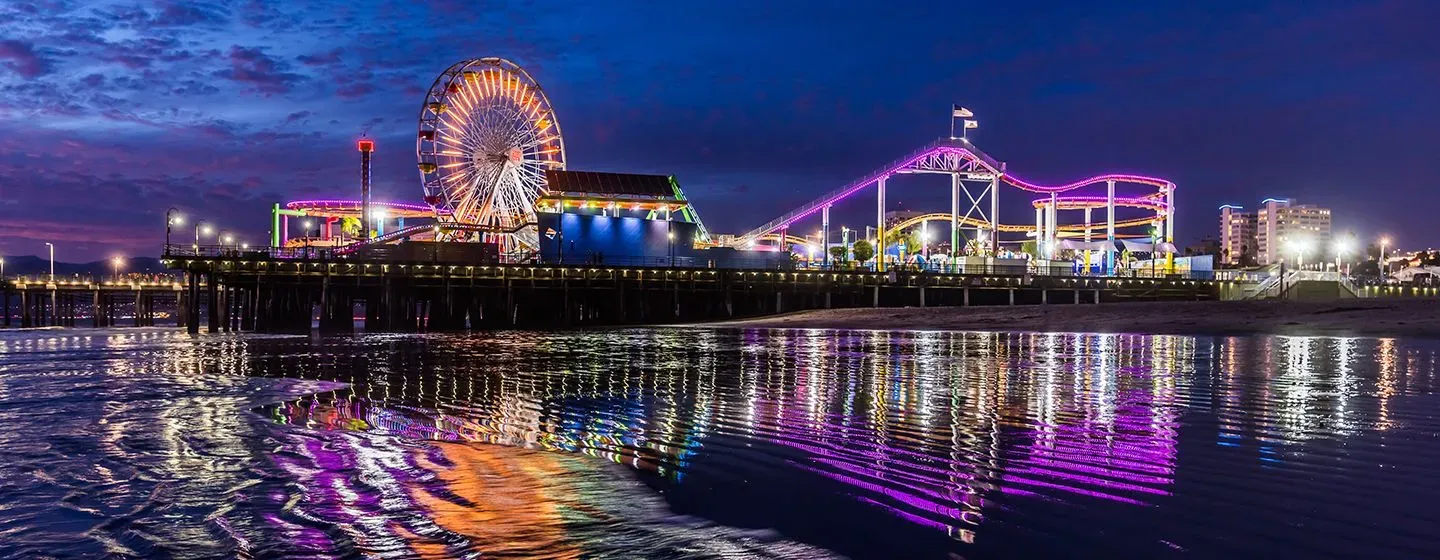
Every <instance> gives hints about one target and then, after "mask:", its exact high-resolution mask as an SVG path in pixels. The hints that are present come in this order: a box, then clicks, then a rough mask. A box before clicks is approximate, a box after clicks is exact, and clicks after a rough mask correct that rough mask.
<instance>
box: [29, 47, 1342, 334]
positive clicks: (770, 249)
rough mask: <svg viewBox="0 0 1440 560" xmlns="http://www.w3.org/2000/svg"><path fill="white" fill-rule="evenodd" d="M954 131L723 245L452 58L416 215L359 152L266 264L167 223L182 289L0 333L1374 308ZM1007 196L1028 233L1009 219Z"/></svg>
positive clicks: (488, 66) (36, 284) (294, 208)
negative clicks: (1187, 244) (126, 319)
mask: <svg viewBox="0 0 1440 560" xmlns="http://www.w3.org/2000/svg"><path fill="white" fill-rule="evenodd" d="M950 116H951V135H950V136H949V137H944V138H940V139H937V140H935V141H932V142H930V143H928V144H925V145H923V146H921V147H920V148H918V149H916V150H914V151H912V152H910V153H909V154H907V155H904V156H902V157H900V158H898V159H895V160H893V161H891V162H889V163H886V164H885V165H882V166H880V167H879V168H877V169H875V170H874V171H872V172H870V173H868V174H866V175H864V176H862V177H859V178H857V179H855V180H854V181H852V182H850V183H848V184H845V185H842V186H840V187H839V188H836V189H834V190H832V191H830V192H827V193H825V194H824V195H822V196H820V197H818V198H815V199H814V200H811V201H810V202H807V203H805V204H803V205H800V206H799V207H797V208H794V209H792V210H790V211H787V212H784V213H782V214H780V215H779V216H777V217H775V218H774V219H771V220H769V221H767V222H765V223H763V224H761V225H759V226H756V227H754V228H753V229H751V230H749V231H745V232H743V233H738V234H733V235H725V234H718V233H716V232H712V231H710V230H709V229H707V228H706V226H705V224H704V222H703V221H702V220H701V217H700V212H699V209H697V208H696V207H695V206H694V205H692V204H691V202H690V200H689V199H688V198H687V197H686V195H685V192H684V190H683V189H682V188H681V186H680V183H679V182H678V181H677V180H676V178H675V177H673V176H668V175H649V174H629V173H603V172H594V171H583V170H575V169H570V168H568V167H567V165H566V155H565V144H564V137H563V136H562V134H561V130H560V122H559V120H558V119H557V117H556V113H555V110H554V109H553V108H552V106H551V104H550V100H549V98H548V97H547V96H546V94H545V92H544V91H543V90H542V89H541V88H540V85H539V84H538V83H537V82H536V81H535V79H534V78H533V77H532V76H531V75H530V74H529V73H528V72H526V71H525V70H524V69H522V68H521V67H519V66H518V65H516V64H514V63H512V62H510V61H507V60H504V59H499V58H477V59H470V60H464V61H461V62H458V63H456V64H454V65H452V66H450V67H449V68H447V69H445V71H443V72H442V73H441V74H440V75H439V76H438V77H437V78H436V79H435V81H434V82H433V83H432V84H431V86H430V88H429V90H428V92H427V93H426V95H425V98H424V100H423V101H422V103H421V104H420V113H419V119H418V122H419V126H418V130H417V133H416V138H415V155H416V166H417V170H418V171H419V175H420V183H421V186H422V199H421V200H419V201H415V202H389V201H376V200H372V199H371V194H370V182H371V181H370V165H371V159H372V157H374V154H375V153H376V150H377V147H376V143H375V142H374V141H373V140H371V139H368V138H362V139H361V140H359V141H358V142H357V144H356V147H357V150H358V152H359V153H360V173H359V185H360V189H359V191H360V197H359V198H358V199H356V200H299V201H291V202H287V203H277V204H275V205H274V206H273V208H272V210H271V213H272V215H271V220H270V223H271V231H270V235H269V243H268V245H267V246H263V247H251V246H248V245H241V246H237V245H236V244H234V243H232V242H228V241H227V239H226V237H228V236H221V235H219V234H215V235H214V237H211V235H210V234H212V233H214V232H213V230H212V229H211V228H208V227H206V226H205V225H204V223H203V222H196V223H194V224H192V226H193V232H194V236H193V239H178V240H177V239H176V238H175V233H176V232H175V231H174V230H175V229H176V227H175V226H179V225H181V223H182V219H181V217H180V216H179V215H177V211H176V210H174V209H172V211H171V212H169V213H167V215H166V220H167V227H166V243H165V247H164V251H163V262H164V264H165V265H166V266H168V267H169V268H170V269H172V270H174V271H178V272H182V273H183V281H180V282H155V283H141V284H137V283H133V282H132V283H118V282H117V283H116V284H115V285H107V284H105V283H76V284H73V285H72V284H65V283H63V282H61V283H56V282H55V281H54V279H53V278H51V279H49V280H48V281H30V282H26V281H15V282H10V283H7V284H6V285H5V286H4V290H3V291H4V298H5V306H4V309H5V310H6V312H5V313H4V320H5V322H6V324H7V325H8V324H10V323H11V320H12V313H11V312H10V310H11V309H12V305H11V298H12V297H16V298H18V299H19V306H18V309H19V313H16V314H15V317H14V319H15V320H16V321H18V322H19V323H20V324H22V325H25V326H38V325H69V324H75V323H76V317H77V316H79V315H80V313H78V312H77V310H79V309H82V308H88V311H90V313H89V315H90V318H91V321H92V322H93V324H94V325H95V326H105V325H113V324H116V320H115V317H114V315H115V312H114V309H115V306H116V304H117V303H121V302H123V303H129V304H130V305H132V306H133V307H134V309H135V310H136V311H135V313H133V316H134V317H135V320H134V324H136V325H142V324H153V322H154V316H155V313H154V308H155V305H156V302H160V303H162V304H168V305H171V306H173V308H174V309H175V316H176V318H177V323H179V324H183V325H185V326H186V327H187V328H188V330H189V331H190V332H198V331H199V330H200V329H201V327H202V325H204V326H205V327H206V328H208V330H210V331H237V330H238V331H259V332H285V331H306V330H309V329H311V328H313V327H315V326H316V321H317V319H318V327H319V328H320V329H321V330H324V331H331V332H335V331H339V332H343V331H349V330H352V329H356V328H361V329H364V330H367V331H416V330H457V329H474V328H508V327H555V326H582V325H620V324H637V323H647V324H648V323H667V322H686V321H705V320H715V319H726V318H734V317H745V316H755V315H763V314H774V313H783V312H788V311H799V310H807V309H820V308H834V307H862V306H874V307H900V306H922V307H923V306H965V305H1017V304H1093V303H1100V302H1110V301H1127V300H1131V301H1133V300H1213V299H1256V298H1267V297H1277V296H1279V297H1289V296H1292V295H1305V294H1311V295H1318V296H1320V297H1355V296H1365V295H1369V294H1368V292H1367V290H1370V288H1358V287H1355V286H1352V285H1350V284H1349V283H1348V282H1347V281H1346V280H1345V279H1344V278H1343V277H1340V276H1339V275H1338V274H1334V275H1331V276H1325V274H1326V273H1323V272H1313V273H1309V274H1308V275H1298V274H1296V273H1292V274H1290V275H1285V274H1283V273H1282V274H1281V275H1279V276H1274V275H1270V276H1261V275H1257V274H1255V273H1243V272H1238V271H1218V272H1217V271H1215V270H1214V269H1213V266H1212V263H1211V260H1210V259H1211V258H1212V257H1211V256H1208V255H1207V256H1194V257H1190V256H1177V255H1176V249H1175V245H1174V232H1175V220H1176V207H1175V191H1176V185H1175V184H1174V183H1172V182H1170V181H1168V180H1165V179H1161V178H1156V177H1146V176H1139V175H1132V174H1099V175H1095V176H1092V177H1089V178H1085V179H1081V180H1078V181H1074V182H1070V183H1063V184H1042V183H1038V182H1034V181H1029V180H1026V179H1024V178H1022V176H1021V175H1019V174H1017V173H1015V172H1013V171H1011V170H1010V169H1009V168H1008V166H1007V165H1006V164H1005V163H1004V162H1002V161H1000V160H998V159H996V158H994V157H991V156H990V155H988V154H986V153H985V152H983V151H981V150H980V148H979V147H977V146H976V145H975V143H974V142H972V141H971V140H970V138H969V133H970V131H971V130H973V129H975V128H978V126H979V125H978V121H976V120H974V117H975V115H974V113H973V112H972V111H970V110H969V109H966V108H963V107H959V106H955V107H953V108H952V113H951V115H950ZM957 131H958V135H957V134H956V132H957ZM934 174H938V175H943V176H946V177H948V179H949V181H948V191H949V192H948V194H949V199H950V204H949V208H948V209H943V208H940V209H935V211H920V212H916V211H909V212H897V211H889V207H887V205H886V191H887V188H889V187H890V186H891V185H892V184H894V183H895V182H896V181H903V180H905V179H906V178H907V176H911V175H934ZM1009 197H1020V198H1021V200H1024V201H1026V202H1028V204H1029V206H1030V207H1031V208H1032V209H1033V216H1031V215H1029V214H1028V213H1027V215H1026V216H1025V218H1024V219H1023V221H1015V220H1011V221H1004V220H1002V219H1001V199H1002V198H1007V199H1008V198H1009ZM872 201H873V202H872ZM872 203H873V209H874V221H873V225H870V226H865V227H864V229H863V230H861V229H850V228H848V227H841V228H836V227H835V226H834V225H833V224H832V221H831V214H832V210H835V209H836V208H837V207H843V208H848V209H849V210H848V212H850V213H851V214H854V213H855V212H856V210H857V209H863V208H865V207H866V206H868V205H870V204H872ZM1010 204H1011V206H1012V207H1014V206H1015V204H1014V203H1013V202H1011V203H1010ZM862 211H866V210H862ZM1031 218H1033V219H1031ZM837 229H839V231H836V230H837ZM932 229H933V230H935V231H937V232H941V233H943V234H944V235H943V236H939V237H937V236H932V235H931V230H932ZM185 233H189V232H184V231H182V232H180V237H182V238H185V237H189V236H186V235H184V234H185ZM210 239H214V242H213V243H211V242H209V240H210ZM1332 276H1333V277H1332Z"/></svg>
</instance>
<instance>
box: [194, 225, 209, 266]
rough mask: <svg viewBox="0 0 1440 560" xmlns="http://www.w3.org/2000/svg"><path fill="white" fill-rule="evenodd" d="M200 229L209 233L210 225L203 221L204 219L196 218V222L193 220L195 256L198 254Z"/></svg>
mask: <svg viewBox="0 0 1440 560" xmlns="http://www.w3.org/2000/svg"><path fill="white" fill-rule="evenodd" d="M202 229H203V230H205V233H206V234H209V233H210V225H209V224H207V223H205V220H198V221H196V222H195V256H197V257H198V256H200V230H202Z"/></svg>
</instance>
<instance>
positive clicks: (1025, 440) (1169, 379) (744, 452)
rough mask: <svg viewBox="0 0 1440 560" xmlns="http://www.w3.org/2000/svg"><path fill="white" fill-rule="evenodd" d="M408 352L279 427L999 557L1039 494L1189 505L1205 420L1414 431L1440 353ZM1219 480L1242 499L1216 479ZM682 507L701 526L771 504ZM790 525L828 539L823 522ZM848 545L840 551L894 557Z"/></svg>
mask: <svg viewBox="0 0 1440 560" xmlns="http://www.w3.org/2000/svg"><path fill="white" fill-rule="evenodd" d="M336 344H346V345H348V344H350V343H349V342H348V341H347V342H337V343H336ZM390 344H391V345H392V346H391V347H390V348H389V351H387V352H383V353H378V354H372V355H369V356H363V357H360V358H357V359H356V360H355V361H354V362H351V363H349V364H345V365H340V364H334V365H336V366H337V367H334V368H327V369H324V370H323V371H325V372H326V373H328V374H330V375H333V376H334V377H330V379H335V380H339V381H346V382H351V383H353V385H352V386H351V387H350V388H349V389H347V390H346V391H342V392H338V393H333V394H326V395H320V396H318V397H315V398H304V399H299V400H295V401H291V402H287V403H285V404H284V405H281V406H277V407H273V408H271V409H269V414H271V415H272V416H273V417H275V418H276V419H277V420H280V421H282V422H286V423H291V424H296V425H303V426H306V427H310V428H318V429H327V430H329V429H345V430H359V431H363V432H367V433H378V434H388V435H396V436H401V437H404V438H407V439H427V440H437V441H472V442H484V443H493V444H500V445H506V446H515V447H524V448H530V449H539V450H545V451H556V452H570V453H581V454H585V455H589V456H593V457H598V458H603V459H606V460H608V461H612V462H615V463H619V464H623V465H627V466H630V467H633V468H635V469H639V470H641V471H643V472H645V473H651V474H652V475H653V476H657V477H659V478H661V479H663V480H664V481H666V483H665V484H661V485H660V487H662V488H669V489H670V490H671V491H672V492H674V493H677V494H682V495H683V494H687V490H686V489H685V484H686V482H687V479H688V478H700V479H703V481H704V482H703V483H704V484H706V485H709V486H711V488H712V489H715V488H719V489H733V488H734V487H737V486H741V485H746V484H756V483H755V482H753V481H755V480H757V479H762V480H763V479H766V478H770V479H779V480H780V481H781V482H780V483H778V484H779V485H783V484H785V483H787V482H786V481H788V482H795V481H796V480H798V479H799V478H801V477H804V476H814V477H820V478H822V479H824V480H827V481H830V483H831V484H820V483H816V482H804V483H802V484H803V485H806V486H810V487H813V488H814V489H815V490H816V491H821V489H823V491H825V492H830V493H836V492H838V493H843V494H844V495H846V496H847V497H848V499H850V500H851V501H853V502H854V503H857V504H864V505H865V506H866V507H867V508H868V509H869V510H870V511H871V512H883V514H884V515H886V516H889V517H890V518H893V519H900V520H904V522H905V523H906V524H908V525H909V526H911V527H917V528H924V529H926V530H928V531H934V532H935V534H943V535H945V536H946V537H947V538H948V539H950V540H952V542H957V543H959V545H963V544H976V543H977V541H982V542H980V543H979V544H984V543H983V540H984V538H983V537H984V535H985V534H986V533H987V531H986V527H987V516H989V515H991V514H992V513H994V512H1003V513H1005V514H1006V515H1007V517H1009V516H1014V515H1015V514H1016V513H1015V512H1017V511H1019V512H1022V515H1023V512H1024V511H1025V508H1026V507H1029V504H1033V503H1035V502H1036V501H1040V502H1044V503H1047V504H1069V505H1068V506H1067V507H1076V508H1084V507H1094V505H1095V504H1097V503H1113V504H1117V505H1123V506H1126V507H1130V508H1138V509H1133V510H1132V512H1130V513H1128V514H1126V515H1136V516H1139V515H1145V514H1144V513H1143V512H1144V509H1145V508H1153V507H1156V506H1161V505H1165V504H1167V503H1168V499H1169V498H1171V497H1173V495H1174V494H1175V492H1176V491H1177V490H1176V485H1177V484H1176V479H1177V470H1178V469H1179V467H1180V466H1179V457H1180V449H1181V447H1182V438H1181V432H1182V430H1184V429H1185V425H1186V423H1187V421H1185V418H1186V417H1187V415H1188V416H1189V417H1190V418H1189V420H1188V423H1189V424H1191V425H1194V426H1206V425H1209V426H1213V427H1214V429H1218V437H1212V438H1211V441H1212V442H1213V443H1212V445H1213V444H1214V443H1218V444H1220V446H1222V447H1234V448H1245V449H1254V450H1255V453H1256V454H1257V455H1258V456H1259V457H1258V458H1259V459H1260V460H1261V461H1268V462H1277V461H1285V460H1289V461H1297V460H1298V461H1301V462H1304V461H1305V457H1304V456H1303V453H1304V444H1305V443H1306V442H1307V441H1308V440H1311V439H1315V438H1320V439H1325V440H1329V441H1332V442H1333V441H1340V440H1344V439H1345V438H1348V437H1352V436H1356V435H1358V434H1363V433H1366V432H1374V431H1378V430H1386V429H1389V428H1391V427H1393V420H1392V419H1391V416H1390V415H1391V413H1390V412H1389V402H1390V401H1391V400H1392V399H1393V398H1395V397H1396V396H1397V395H1398V393H1397V392H1396V388H1395V387H1394V384H1395V381H1394V378H1395V377H1396V376H1399V377H1404V378H1406V379H1411V380H1416V379H1417V378H1419V379H1423V383H1422V384H1420V385H1415V386H1413V387H1411V386H1407V387H1406V389H1407V390H1408V391H1410V392H1411V393H1424V394H1428V393H1430V391H1431V390H1432V389H1433V387H1432V386H1431V384H1430V383H1429V379H1430V376H1429V373H1428V371H1427V372H1425V373H1421V372H1420V370H1421V369H1422V368H1424V367H1428V366H1430V365H1433V349H1431V348H1426V349H1416V350H1411V352H1412V353H1421V354H1424V355H1425V357H1424V358H1423V359H1413V360H1409V362H1408V363H1410V364H1411V365H1410V366H1409V367H1408V369H1404V370H1402V369H1399V368H1401V367H1404V365H1405V362H1402V361H1400V360H1396V359H1394V352H1395V347H1396V345H1397V342H1396V341H1394V340H1379V341H1376V340H1357V339H1331V338H1326V339H1319V338H1297V337H1289V338H1229V339H1207V338H1200V339H1197V338H1193V337H1168V336H1167V337H1158V336H1157V337H1150V336H1139V335H1098V334H1096V335H1080V334H1037V333H985V334H980V333H968V334H959V333H957V334H947V333H882V332H842V331H824V330H808V331H806V330H788V331H763V330H750V331H741V332H717V331H683V330H662V331H613V332H605V333H570V334H566V335H563V336H557V335H546V334H525V335H520V336H516V337H513V338H505V337H501V338H491V339H485V338H461V337H455V338H452V337H443V336H436V337H427V338H421V339H393V340H391V341H390ZM358 346H359V347H362V348H363V347H368V345H366V344H364V343H361V344H359V345H358ZM324 355H326V356H337V355H343V353H342V352H337V351H334V350H333V349H331V350H326V351H325V352H324ZM256 366H257V369H259V370H260V371H266V370H268V369H270V368H274V369H275V370H276V371H275V373H277V374H287V373H289V372H291V371H292V368H291V367H290V366H288V365H282V364H280V363H278V362H273V361H267V360H261V362H260V363H257V364H256ZM413 372H426V373H424V374H420V375H416V374H415V373H413ZM319 378H325V377H324V376H323V375H321V376H320V377H319ZM1372 397H1374V398H1372ZM1207 417H1208V418H1212V420H1205V418H1207ZM1426 421H1428V418H1427V419H1426ZM1211 433H1216V432H1213V431H1212V432H1211ZM1287 448H1288V449H1287ZM1192 452H1193V450H1192ZM1199 453H1204V454H1209V453H1211V452H1210V451H1208V450H1203V451H1199ZM1209 460H1210V459H1209V458H1199V459H1193V461H1194V462H1195V463H1197V464H1200V463H1204V462H1206V461H1209ZM1242 468H1243V467H1242ZM1199 474H1201V476H1203V477H1207V478H1209V479H1210V481H1209V482H1210V483H1212V484H1217V485H1224V484H1226V481H1225V479H1224V477H1225V473H1223V472H1219V471H1215V470H1211V469H1210V468H1209V466H1202V467H1201V470H1200V471H1199ZM1339 474H1344V473H1339ZM761 484H762V485H765V486H769V485H772V484H776V483H775V482H773V481H772V482H769V483H761ZM454 493H455V494H459V493H460V492H459V491H456V492H454ZM675 500H676V501H677V502H680V503H684V504H685V505H686V506H688V507H693V508H695V510H696V511H697V512H700V513H706V512H707V510H730V509H735V508H740V509H744V508H747V507H756V505H755V504H749V505H746V504H735V503H726V502H727V500H726V499H725V498H724V497H715V498H712V499H706V498H701V497H695V496H687V497H686V498H683V499H680V498H676V499H675ZM709 502H719V503H718V504H717V503H709ZM1047 507H1053V506H1047ZM791 513H795V514H797V515H798V514H807V513H809V514H818V515H819V516H820V517H826V515H827V514H826V513H825V512H811V511H807V509H806V508H804V507H797V508H794V510H793V511H792V512H791ZM781 523H782V525H781V526H780V527H779V528H780V529H781V530H782V531H784V532H786V533H787V534H806V533H807V532H809V531H810V530H811V529H813V527H810V525H814V524H817V523H822V522H814V521H804V520H794V519H791V520H786V521H782V522H781ZM995 532H996V533H997V536H999V537H1001V538H1005V537H1008V536H1011V535H1013V534H1015V532H1014V528H1013V527H1010V526H1001V527H998V528H997V529H996V530H995ZM847 540H849V539H847V538H845V537H839V538H830V539H828V540H827V541H825V542H822V543H821V544H824V545H826V546H831V547H835V548H838V549H839V550H840V551H841V552H844V553H849V554H856V553H859V554H866V553H873V552H877V551H876V550H875V549H873V548H870V547H869V546H868V545H866V544H864V543H859V542H844V541H847ZM1177 540H1178V539H1177ZM836 541H840V542H836ZM1156 543H1158V541H1153V542H1152V543H1150V544H1156ZM1174 544H1175V543H1173V542H1170V541H1166V543H1165V546H1171V545H1174ZM956 546H958V545H956ZM940 548H952V545H940ZM1141 548H1144V547H1143V546H1142V547H1141ZM958 550H964V547H963V546H962V547H961V548H959V549H958Z"/></svg>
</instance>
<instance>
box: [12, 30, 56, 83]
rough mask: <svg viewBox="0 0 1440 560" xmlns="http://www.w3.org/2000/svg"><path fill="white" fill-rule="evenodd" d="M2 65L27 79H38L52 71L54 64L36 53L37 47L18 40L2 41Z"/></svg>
mask: <svg viewBox="0 0 1440 560" xmlns="http://www.w3.org/2000/svg"><path fill="white" fill-rule="evenodd" d="M0 61H3V62H0V64H3V65H4V66H5V67H6V68H9V69H11V70H13V71H15V73H17V74H20V75H21V76H23V77H26V78H38V77H40V76H44V75H46V74H49V73H50V72H51V71H52V66H53V65H52V63H51V62H50V61H49V60H47V59H45V58H44V57H41V56H40V55H39V54H36V52H35V45H34V44H33V43H30V42H26V41H20V40H16V39H6V40H3V41H0Z"/></svg>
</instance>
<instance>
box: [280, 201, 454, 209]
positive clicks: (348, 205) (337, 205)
mask: <svg viewBox="0 0 1440 560" xmlns="http://www.w3.org/2000/svg"><path fill="white" fill-rule="evenodd" d="M360 206H361V202H360V201H358V200H295V201H291V202H287V203H285V207H286V208H288V209H290V210H301V209H309V208H315V209H321V208H327V209H332V210H334V209H351V210H359V209H360ZM370 206H373V207H381V208H394V209H396V210H414V211H416V212H430V211H432V209H431V208H430V207H429V206H426V205H424V204H409V203H405V202H378V201H371V202H370Z"/></svg>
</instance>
